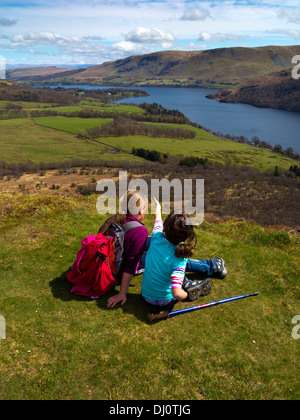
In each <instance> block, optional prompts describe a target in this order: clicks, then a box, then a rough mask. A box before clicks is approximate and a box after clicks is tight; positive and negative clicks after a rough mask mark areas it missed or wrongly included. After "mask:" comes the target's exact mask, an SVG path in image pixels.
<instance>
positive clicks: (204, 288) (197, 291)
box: [187, 278, 212, 300]
mask: <svg viewBox="0 0 300 420" xmlns="http://www.w3.org/2000/svg"><path fill="white" fill-rule="evenodd" d="M211 289H212V279H211V278H208V279H206V280H203V282H202V283H201V284H200V285H198V286H195V287H193V288H191V289H189V291H188V292H187V294H188V297H189V299H190V300H197V299H198V298H199V297H200V296H207V295H209V294H210V292H211Z"/></svg>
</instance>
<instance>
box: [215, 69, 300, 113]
mask: <svg viewBox="0 0 300 420" xmlns="http://www.w3.org/2000/svg"><path fill="white" fill-rule="evenodd" d="M207 98H210V99H216V100H217V101H220V102H230V103H246V104H250V105H254V106H258V107H269V108H280V109H284V110H287V111H300V81H299V80H294V79H293V78H292V76H291V72H290V71H289V70H283V71H280V72H275V73H271V74H268V75H265V76H263V77H260V78H256V79H253V80H251V81H249V82H247V83H243V84H239V85H237V86H235V87H233V88H228V89H222V90H220V91H219V92H217V93H214V94H212V95H208V96H207Z"/></svg>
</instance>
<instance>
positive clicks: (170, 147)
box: [35, 117, 293, 171]
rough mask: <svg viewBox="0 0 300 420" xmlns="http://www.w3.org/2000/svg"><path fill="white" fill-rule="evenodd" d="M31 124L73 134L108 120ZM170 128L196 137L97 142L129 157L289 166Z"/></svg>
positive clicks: (45, 120)
mask: <svg viewBox="0 0 300 420" xmlns="http://www.w3.org/2000/svg"><path fill="white" fill-rule="evenodd" d="M35 121H36V123H37V124H40V125H43V126H46V127H52V128H55V129H59V130H65V131H68V132H70V133H77V132H78V130H80V129H83V128H91V127H95V126H96V125H99V126H101V125H102V124H105V123H106V122H108V121H110V120H107V119H99V118H85V119H84V118H77V117H76V118H68V117H39V118H35ZM152 124H154V123H152ZM160 125H166V124H160ZM172 127H181V128H186V129H190V130H193V131H195V132H196V134H197V135H196V137H195V138H194V139H170V138H152V137H146V136H123V137H122V136H121V137H104V138H102V139H101V141H103V142H105V143H107V144H109V145H113V146H120V147H121V148H122V149H123V150H126V151H128V152H129V153H131V151H132V148H133V147H135V148H139V147H142V148H144V149H150V150H152V149H155V150H159V151H160V152H161V153H169V154H170V155H173V156H174V155H175V156H198V157H207V158H208V159H209V160H210V161H212V162H219V163H222V164H231V165H241V166H250V167H254V168H256V169H259V170H261V171H266V170H274V168H275V166H276V165H277V166H278V167H279V168H282V169H289V167H290V166H291V164H292V163H293V161H292V160H291V159H289V158H286V157H284V156H280V155H277V154H275V153H272V152H269V151H267V150H265V149H261V148H257V147H253V146H249V145H245V144H242V143H237V142H234V141H231V140H224V139H221V138H219V137H216V136H213V135H211V134H209V133H207V132H206V131H204V130H201V129H197V128H194V127H191V126H184V125H176V124H172Z"/></svg>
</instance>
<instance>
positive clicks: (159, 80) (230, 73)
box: [7, 45, 300, 87]
mask: <svg viewBox="0 0 300 420" xmlns="http://www.w3.org/2000/svg"><path fill="white" fill-rule="evenodd" d="M298 54H300V46H299V45H297V46H288V47H282V46H267V47H259V48H218V49H213V50H205V51H191V52H187V51H163V52H156V53H152V54H146V55H137V56H131V57H128V58H125V59H121V60H117V61H113V62H107V63H104V64H101V65H98V66H92V67H87V68H85V69H75V70H74V69H73V70H66V71H65V69H57V73H56V71H54V69H53V68H50V69H49V71H48V74H47V70H45V69H43V70H42V71H41V73H40V74H39V73H38V70H37V69H33V72H32V73H30V71H29V70H28V69H27V71H26V72H25V73H24V69H20V70H13V71H8V73H7V77H8V78H9V79H11V80H15V81H17V80H18V81H20V80H22V81H26V82H29V83H43V84H47V83H48V84H55V83H62V84H68V83H69V84H70V83H77V84H93V85H97V84H98V85H101V84H104V85H127V86H128V85H131V86H145V85H148V86H151V85H152V86H160V85H168V86H170V85H171V86H172V85H173V86H198V87H208V86H209V87H212V86H215V85H228V84H237V83H241V82H244V81H248V80H250V79H252V78H254V77H260V76H262V75H264V74H268V73H271V72H275V71H279V70H283V69H286V68H288V67H292V64H291V60H292V57H293V56H294V55H298Z"/></svg>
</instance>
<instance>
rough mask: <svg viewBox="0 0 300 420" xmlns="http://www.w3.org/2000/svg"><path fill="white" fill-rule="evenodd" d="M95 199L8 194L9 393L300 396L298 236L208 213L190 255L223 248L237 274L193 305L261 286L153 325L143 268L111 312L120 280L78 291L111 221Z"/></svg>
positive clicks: (3, 203) (4, 363)
mask: <svg viewBox="0 0 300 420" xmlns="http://www.w3.org/2000/svg"><path fill="white" fill-rule="evenodd" d="M96 198H97V197H96V196H89V197H81V196H80V197H77V196H71V195H70V196H68V195H67V194H65V193H64V194H61V193H59V192H57V191H55V192H54V191H53V192H48V193H39V194H31V195H27V194H26V193H24V192H18V193H16V194H11V195H8V194H2V195H1V196H0V214H1V215H2V216H1V219H0V231H1V235H0V249H1V253H0V265H1V271H0V277H1V279H0V285H1V295H0V314H1V315H2V316H4V317H5V320H6V327H7V331H6V335H7V337H6V340H1V341H0V370H1V373H2V375H1V397H2V399H4V400H7V399H26V400H28V399H40V400H44V399H69V400H70V399H99V400H103V399H111V400H116V399H132V400H135V399H161V400H173V399H174V400H176V399H181V400H190V399H192V400H193V399H197V400H198V399H205V400H211V399H224V400H225V399H250V400H253V399H262V400H264V399H284V400H291V399H299V397H300V389H299V378H298V372H297V369H295V366H296V365H297V361H299V356H300V353H299V342H298V341H297V340H295V339H293V338H292V335H291V333H292V328H294V325H293V324H292V318H293V317H294V316H295V315H297V314H299V313H300V305H299V297H300V293H299V274H300V271H299V267H300V257H299V255H300V253H299V250H300V239H299V237H297V236H295V235H292V234H289V233H285V232H281V231H278V230H275V229H264V228H261V227H260V226H257V225H255V224H254V223H247V222H246V221H236V220H228V221H224V222H222V221H220V222H218V223H211V222H207V221H206V222H204V224H203V225H202V226H201V227H200V228H197V236H198V246H197V249H196V250H195V253H194V257H195V258H210V257H212V256H222V257H224V258H225V260H226V263H227V267H228V271H229V274H228V276H227V278H226V279H225V280H214V282H213V289H212V293H211V294H210V295H209V296H206V297H204V298H200V299H199V300H198V301H197V302H195V304H196V303H199V304H200V303H206V302H209V301H213V300H218V299H222V298H226V297H230V296H235V295H239V294H243V293H247V292H252V291H259V292H260V295H259V296H258V297H256V298H251V299H247V300H245V301H239V302H235V303H234V302H233V303H231V304H228V305H222V306H218V307H216V308H211V309H208V310H203V311H199V312H194V313H190V314H186V315H181V316H178V317H174V318H173V319H170V320H167V321H162V322H157V323H153V324H148V323H147V313H148V309H147V307H146V306H145V304H144V303H143V301H142V299H141V296H140V292H141V281H142V277H141V276H139V277H136V278H135V279H134V280H133V282H132V285H131V286H130V288H129V293H128V301H127V303H126V304H125V306H123V307H120V306H118V307H116V308H115V309H108V308H107V306H106V303H107V299H108V297H109V296H111V295H112V294H114V293H116V292H117V291H118V288H116V291H111V292H110V293H109V294H108V295H107V296H105V297H103V298H101V299H99V300H96V301H93V300H89V299H85V298H82V297H76V296H73V295H72V294H71V293H70V289H71V285H70V284H69V283H68V282H67V281H66V278H65V275H66V272H67V270H68V269H69V267H70V265H71V264H72V263H73V261H74V259H75V256H76V252H77V251H78V249H79V248H80V243H81V239H82V238H83V237H85V236H87V235H90V234H95V233H97V231H98V228H99V226H100V225H101V223H102V222H103V220H104V216H100V215H99V214H98V213H97V212H96V207H95V205H96ZM152 223H153V217H152V216H150V215H147V216H146V219H145V225H146V227H147V228H148V229H149V230H150V229H151V227H152ZM192 305H193V304H191V303H190V304H189V303H180V304H178V305H177V306H178V309H179V308H183V307H186V306H192Z"/></svg>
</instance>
